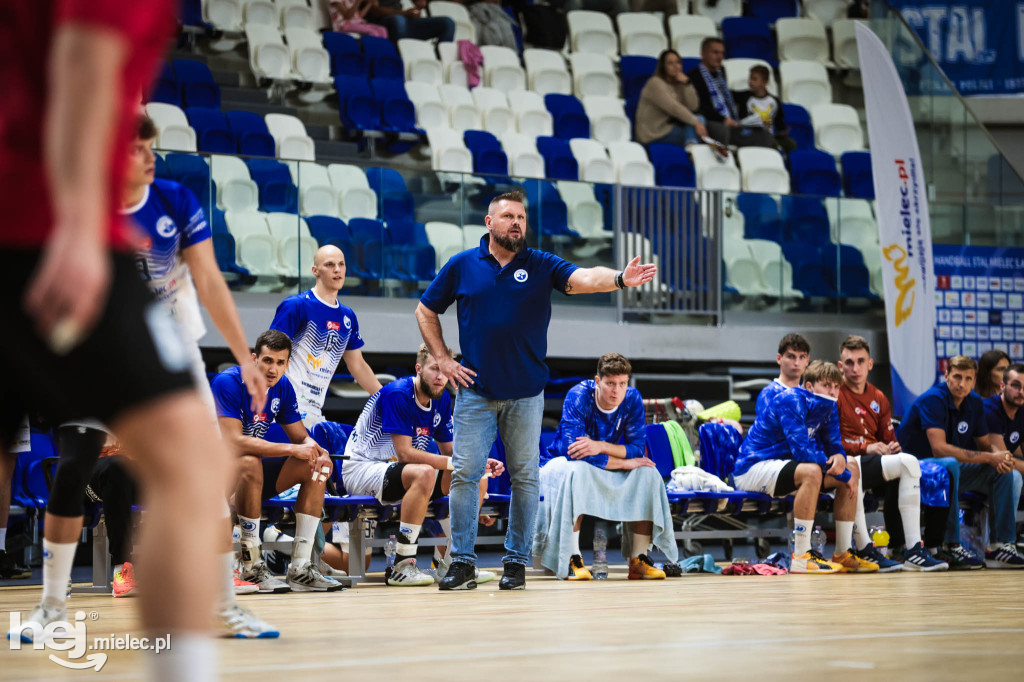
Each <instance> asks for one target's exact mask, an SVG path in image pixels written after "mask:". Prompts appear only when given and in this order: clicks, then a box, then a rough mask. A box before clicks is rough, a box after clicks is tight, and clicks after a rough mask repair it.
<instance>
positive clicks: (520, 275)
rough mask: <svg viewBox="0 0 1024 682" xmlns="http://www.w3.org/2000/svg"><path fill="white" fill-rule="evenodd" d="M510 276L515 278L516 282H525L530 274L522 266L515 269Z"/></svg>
mask: <svg viewBox="0 0 1024 682" xmlns="http://www.w3.org/2000/svg"><path fill="white" fill-rule="evenodd" d="M512 276H513V277H514V278H515V280H516V281H517V282H525V281H526V280H528V279H529V278H530V275H529V274H527V272H526V270H523V269H522V268H519V269H518V270H516V272H515V274H514V275H512Z"/></svg>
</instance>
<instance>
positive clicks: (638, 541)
mask: <svg viewBox="0 0 1024 682" xmlns="http://www.w3.org/2000/svg"><path fill="white" fill-rule="evenodd" d="M650 546H651V536H650V535H640V533H633V553H632V554H631V555H630V556H632V557H633V558H634V559H635V558H637V557H638V556H640V555H641V554H647V548H648V547H650Z"/></svg>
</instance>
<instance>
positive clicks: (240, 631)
mask: <svg viewBox="0 0 1024 682" xmlns="http://www.w3.org/2000/svg"><path fill="white" fill-rule="evenodd" d="M217 618H218V619H219V620H220V624H221V628H222V630H221V637H233V638H235V639H277V638H278V637H280V636H281V633H280V632H278V630H277V628H275V627H274V626H272V625H268V624H267V623H266V622H264V621H262V620H260V619H259V618H258V617H257V616H256V614H254V613H253V612H252V611H250V610H248V609H243V608H242V607H241V606H239V605H238V604H233V605H231V606H229V607H227V608H226V609H223V610H221V611H220V612H219V613H218V614H217Z"/></svg>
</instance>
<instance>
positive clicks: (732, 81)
mask: <svg viewBox="0 0 1024 682" xmlns="http://www.w3.org/2000/svg"><path fill="white" fill-rule="evenodd" d="M722 66H723V67H725V76H726V78H728V79H729V89H730V90H732V91H734V92H742V91H745V90H749V89H750V85H749V81H750V67H752V66H764V67H767V68H768V74H769V76H768V92H770V93H771V94H773V95H775V96H776V97H777V96H778V94H779V84H778V83H776V82H775V71H774V70H773V69H772V65H771V64H769V63H768V62H766V61H765V60H763V59H748V58H745V57H737V58H734V59H723V60H722Z"/></svg>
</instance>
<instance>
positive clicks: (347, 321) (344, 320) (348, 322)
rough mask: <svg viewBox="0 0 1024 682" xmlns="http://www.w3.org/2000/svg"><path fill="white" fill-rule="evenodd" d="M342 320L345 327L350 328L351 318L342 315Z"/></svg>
mask: <svg viewBox="0 0 1024 682" xmlns="http://www.w3.org/2000/svg"><path fill="white" fill-rule="evenodd" d="M343 322H344V323H345V329H351V328H352V320H350V319H348V315H346V316H345V317H344V319H343ZM339 331H340V330H339Z"/></svg>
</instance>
